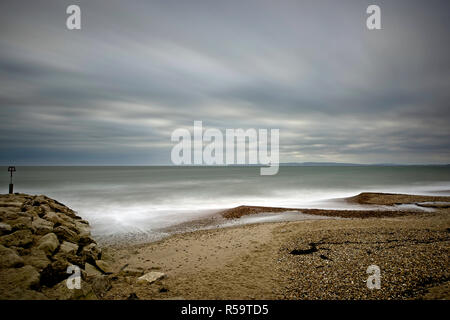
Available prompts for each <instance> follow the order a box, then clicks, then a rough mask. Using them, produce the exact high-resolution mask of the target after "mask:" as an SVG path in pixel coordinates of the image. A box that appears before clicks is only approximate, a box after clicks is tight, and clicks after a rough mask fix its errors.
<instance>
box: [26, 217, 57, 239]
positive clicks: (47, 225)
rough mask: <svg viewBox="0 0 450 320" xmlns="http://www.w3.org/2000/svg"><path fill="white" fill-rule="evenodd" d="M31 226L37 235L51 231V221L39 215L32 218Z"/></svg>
mask: <svg viewBox="0 0 450 320" xmlns="http://www.w3.org/2000/svg"><path fill="white" fill-rule="evenodd" d="M31 226H32V227H33V228H34V230H35V233H36V234H37V235H44V234H47V233H50V232H52V231H53V222H51V221H47V220H45V219H41V218H39V217H36V218H34V220H33V222H32V223H31Z"/></svg>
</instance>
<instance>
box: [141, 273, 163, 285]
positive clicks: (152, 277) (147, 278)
mask: <svg viewBox="0 0 450 320" xmlns="http://www.w3.org/2000/svg"><path fill="white" fill-rule="evenodd" d="M165 277H166V274H164V273H162V272H156V271H151V272H148V273H146V274H144V275H143V276H142V277H139V278H138V279H137V281H136V282H137V283H139V284H144V283H148V284H150V283H153V282H155V281H158V280H160V279H163V278H165Z"/></svg>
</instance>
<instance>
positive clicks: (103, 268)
mask: <svg viewBox="0 0 450 320" xmlns="http://www.w3.org/2000/svg"><path fill="white" fill-rule="evenodd" d="M95 264H96V265H97V267H98V268H99V269H100V270H101V271H103V273H113V272H114V271H113V268H112V267H111V266H110V264H109V263H108V262H106V261H103V260H96V261H95Z"/></svg>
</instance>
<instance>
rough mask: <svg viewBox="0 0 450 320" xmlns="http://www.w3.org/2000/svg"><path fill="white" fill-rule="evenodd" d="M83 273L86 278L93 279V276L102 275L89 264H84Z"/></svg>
mask: <svg viewBox="0 0 450 320" xmlns="http://www.w3.org/2000/svg"><path fill="white" fill-rule="evenodd" d="M84 271H86V275H87V276H88V277H93V276H101V275H102V273H101V272H100V270H98V269H97V268H96V267H94V266H93V265H92V264H90V263H85V264H84Z"/></svg>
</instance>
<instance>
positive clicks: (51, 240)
mask: <svg viewBox="0 0 450 320" xmlns="http://www.w3.org/2000/svg"><path fill="white" fill-rule="evenodd" d="M58 246H59V241H58V237H57V236H56V234H54V233H47V234H46V235H45V236H43V237H42V238H41V239H39V242H38V249H41V250H42V251H44V252H45V254H46V255H48V256H50V255H52V253H53V252H54V251H55V250H56V248H58Z"/></svg>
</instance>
